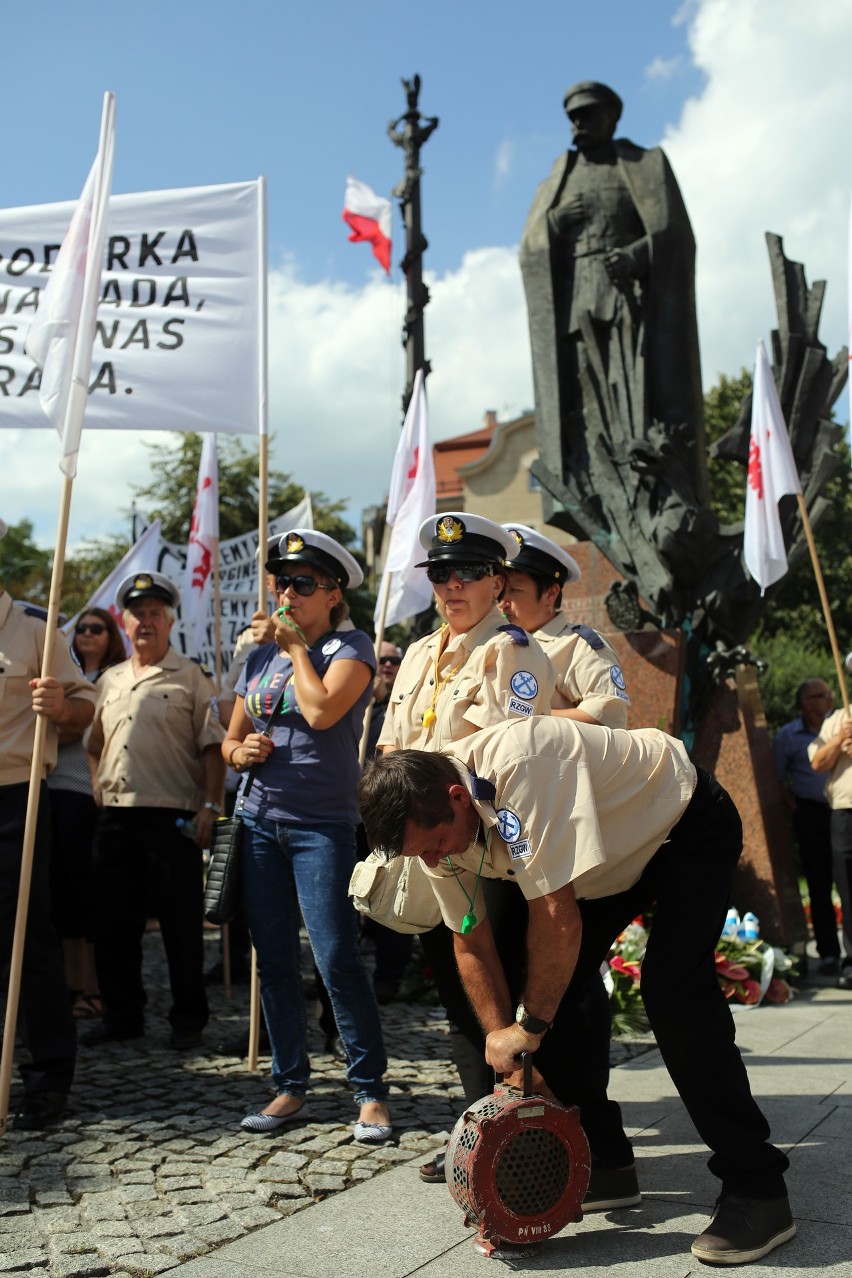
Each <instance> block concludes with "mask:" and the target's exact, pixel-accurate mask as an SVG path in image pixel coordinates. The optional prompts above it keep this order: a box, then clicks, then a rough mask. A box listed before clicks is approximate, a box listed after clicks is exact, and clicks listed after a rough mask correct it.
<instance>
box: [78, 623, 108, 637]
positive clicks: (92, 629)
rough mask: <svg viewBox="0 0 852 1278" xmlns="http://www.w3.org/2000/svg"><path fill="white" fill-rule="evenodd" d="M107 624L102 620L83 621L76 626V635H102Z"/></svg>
mask: <svg viewBox="0 0 852 1278" xmlns="http://www.w3.org/2000/svg"><path fill="white" fill-rule="evenodd" d="M105 630H106V626H105V625H104V623H103V622H102V621H81V622H80V624H79V625H77V626H75V627H74V634H75V635H102V634H103V633H104V631H105Z"/></svg>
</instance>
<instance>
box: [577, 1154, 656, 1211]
mask: <svg viewBox="0 0 852 1278" xmlns="http://www.w3.org/2000/svg"><path fill="white" fill-rule="evenodd" d="M641 1202H642V1195H641V1194H640V1193H639V1181H638V1179H637V1176H636V1164H635V1163H631V1164H630V1166H629V1167H593V1168H592V1174H591V1176H590V1177H589V1188H588V1189H587V1190H586V1197H585V1198H584V1199H583V1214H584V1215H585V1213H586V1212H589V1211H616V1210H617V1209H618V1208H619V1207H638V1206H639V1205H640V1204H641Z"/></svg>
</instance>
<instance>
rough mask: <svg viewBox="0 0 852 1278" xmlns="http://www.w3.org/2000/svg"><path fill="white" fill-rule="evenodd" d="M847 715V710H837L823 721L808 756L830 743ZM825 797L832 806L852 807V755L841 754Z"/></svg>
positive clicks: (829, 778)
mask: <svg viewBox="0 0 852 1278" xmlns="http://www.w3.org/2000/svg"><path fill="white" fill-rule="evenodd" d="M845 717H846V711H845V710H843V709H841V710H835V711H834V713H833V714H830V715H829V716H828V718H827V719H826V720H825V721H824V722H823V725H822V727H821V728H820V730H819V736H818V737H816V738H815V739H814V740H813V741H812V742H811V743H810V745H809V746H808V758H809V759H811V760H813V757H814V755H815V754H816V752H817V750H819V749H820V748H821V747H822V746H825V745H830V743H831V741H832V739H833V738H834V737H836V736H837V734H838V732H839V731H840V726H841V724H842V722H843V720H844V718H845ZM825 797H826V799H827V800H828V805H829V807H831V808H852V755H848V754H841V755H840V756H839V757H838V760H837V762H836V763H835V765H834V767H833V768H832V770H831V772H830V773H829V774H828V782H827V784H826V787H825Z"/></svg>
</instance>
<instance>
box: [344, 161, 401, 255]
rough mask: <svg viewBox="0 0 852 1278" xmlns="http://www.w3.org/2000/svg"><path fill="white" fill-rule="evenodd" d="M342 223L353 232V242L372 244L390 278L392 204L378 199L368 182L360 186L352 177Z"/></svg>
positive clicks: (383, 199) (380, 196)
mask: <svg viewBox="0 0 852 1278" xmlns="http://www.w3.org/2000/svg"><path fill="white" fill-rule="evenodd" d="M343 220H344V222H346V223H347V225H348V226H349V228H350V230H351V232H352V234H351V235H350V236H349V239H350V242H352V243H356V244H357V243H358V242H359V241H361V240H366V241H367V242H368V243H370V244H372V246H373V254H374V256H375V257H376V259H377V261H379V262H380V263H381V265H382V266H383V267H384V268H385V270H386V271H387V273H388V275H390V259H391V221H392V208H391V202H390V200H386V199H385V197H384V196H383V195H376V192H375V191H374V190H372V188H371V187H369V186H367V183H366V182H359V181H358V179H357V178H354V177H351V176H350V177H348V178H347V179H346V194H345V195H344V197H343Z"/></svg>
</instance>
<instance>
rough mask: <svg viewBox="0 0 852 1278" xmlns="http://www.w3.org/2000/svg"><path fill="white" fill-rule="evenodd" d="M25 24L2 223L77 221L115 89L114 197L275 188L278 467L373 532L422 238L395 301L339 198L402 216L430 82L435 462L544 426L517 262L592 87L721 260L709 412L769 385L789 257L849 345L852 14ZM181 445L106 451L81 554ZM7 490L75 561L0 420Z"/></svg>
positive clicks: (127, 437)
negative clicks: (526, 226)
mask: <svg viewBox="0 0 852 1278" xmlns="http://www.w3.org/2000/svg"><path fill="white" fill-rule="evenodd" d="M3 13H4V16H5V17H6V21H7V25H8V27H9V29H17V30H18V31H19V32H20V33H21V36H22V37H23V34H24V33H28V34H27V36H26V40H25V42H23V43H21V44H20V45H19V47H18V52H17V53H16V56H15V57H11V58H8V59H7V60H6V63H5V65H4V89H5V97H6V100H7V103H8V104H12V103H14V104H15V109H14V111H13V112H11V113H10V108H7V125H8V124H9V122H10V121H11V120H14V129H13V130H12V129H10V128H8V127H7V130H6V133H5V146H4V152H5V154H4V161H5V162H4V165H3V169H4V182H3V195H2V201H0V203H2V206H3V207H5V208H12V207H15V206H19V205H31V204H41V203H49V202H53V201H60V200H69V199H74V198H76V197H77V195H78V194H79V192H80V190H81V188H82V185H83V182H84V180H85V176H86V173H87V172H88V169H89V166H90V164H91V162H92V158H93V156H94V152H95V149H96V145H97V133H98V124H99V120H100V112H101V101H102V98H103V93H104V91H105V90H106V89H110V90H112V91H113V92H115V94H116V97H117V124H116V160H115V171H114V177H113V191H114V192H115V193H116V194H119V193H126V192H134V191H143V190H158V189H165V188H169V187H189V186H202V185H207V184H216V183H225V182H237V181H244V180H247V179H252V178H255V177H257V176H259V175H264V176H265V177H266V179H267V183H268V238H269V254H268V266H269V423H270V431H271V434H272V442H271V448H270V460H271V464H272V465H273V466H275V467H277V468H279V469H282V470H284V471H286V472H287V473H289V474H290V475H291V476H292V478H293V479H294V480H296V481H297V482H298V483H300V484H303V485H305V486H306V487H308V488H310V489H312V490H314V491H316V490H320V491H322V492H323V493H324V494H325V495H326V496H327V497H328V498H330V499H333V500H339V501H343V502H344V503H345V507H346V514H347V517H348V518H349V519H350V521H351V522H352V523H354V524H355V525H356V526H359V524H360V516H361V510H362V509H363V508H364V507H366V506H371V505H375V504H378V503H380V502H382V501H383V500H384V498H385V496H386V494H387V489H388V484H389V479H390V471H391V464H392V459H393V452H394V448H395V445H396V441H397V438H398V434H399V428H400V425H401V410H400V395H401V391H402V387H403V384H404V381H405V364H404V353H403V350H402V347H401V324H402V319H403V315H404V310H405V294H404V283H403V280H402V275H401V272H400V270H399V267H398V265H397V263H398V262H399V259H400V258H401V256H402V252H403V246H402V245H403V236H402V228H401V223H400V217H399V213H398V211H395V214H394V234H395V237H396V239H395V244H394V252H393V261H394V267H393V272H392V275H391V278H390V280H388V279H387V277H385V275H384V273H383V272H382V271H381V269H380V267H379V266H378V264H377V263H376V262H375V261H374V259H373V258H372V255H371V253H370V250H369V247H368V246H367V245H364V244H350V243H349V242H348V241H347V228H346V227H345V225H344V223H343V222H342V220H341V209H342V202H343V191H344V186H345V181H346V176H347V174H348V173H352V174H354V175H355V176H356V177H358V178H360V179H361V180H362V181H364V182H367V183H368V184H369V185H371V186H372V187H373V188H374V189H375V190H376V191H377V192H378V193H380V194H385V195H390V193H391V190H392V188H393V186H394V185H395V184H396V183H397V182H398V181H399V180H400V179H401V177H402V171H403V154H402V151H401V150H400V149H399V148H397V147H395V146H393V145H392V144H391V142H390V141H389V140H388V138H387V134H386V129H387V125H388V123H389V121H391V120H392V119H394V118H395V117H398V116H399V115H401V114H402V112H403V111H404V110H405V105H406V104H405V97H404V92H403V89H402V86H401V83H400V81H401V78H402V77H406V78H410V77H411V76H412V75H413V74H414V73H415V72H416V73H419V74H420V76H421V78H422V90H421V95H420V107H421V111H422V112H423V113H424V114H425V115H435V116H438V117H439V120H440V124H439V127H438V129H437V130H436V131H435V132H434V133H433V134H432V136H431V138H430V139H429V141H428V142H427V144H426V146H425V147H424V149H423V153H422V161H421V162H422V167H423V186H422V191H423V195H422V198H423V227H424V231H425V234H426V236H427V238H428V241H429V247H428V250H427V252H426V254H425V257H424V270H425V273H426V278H427V282H428V285H429V288H430V291H431V295H432V300H431V302H430V305H429V306H428V308H427V310H426V346H427V355H428V358H429V359H430V361H431V364H432V369H433V372H432V375H431V376H430V378H429V380H428V383H427V385H428V394H429V414H430V426H431V431H432V437H433V439H435V440H440V439H444V438H447V437H449V436H451V435H455V434H459V433H462V432H465V431H469V430H475V429H477V427H478V426H479V425H480V424H481V422H482V418H483V415H484V413H485V412H486V411H487V410H496V411H497V413H498V415H499V418H500V419H501V420H507V419H510V418H512V417H514V416H516V415H518V414H519V413H521V412H523V411H524V410H525V409H528V408H531V407H532V403H533V392H532V376H531V370H530V358H529V347H528V335H527V321H526V311H525V306H524V299H523V290H522V286H521V278H520V271H519V268H518V262H517V248H518V242H519V239H520V234H521V230H522V228H523V223H524V219H525V217H526V213H527V209H528V208H529V205H530V202H531V199H532V196H533V193H534V191H535V187H536V185H537V184H538V182H540V181H541V180H542V179H543V178H544V177H546V176H547V174H548V173H549V171H550V169H551V166H552V164H553V161H554V159H556V157H557V156H558V155H559V154H560V153H561V152H562V151H563V150H564V149H565V148H566V146H567V145H568V144H569V128H568V123H567V121H566V119H565V116H564V113H563V109H562V98H563V94H564V92H565V89H566V88H567V87H568V85H569V84H571V83H573V82H575V81H577V80H581V79H597V80H602V81H604V82H606V83H608V84H610V85H611V86H612V87H613V88H614V89H616V90H617V91H618V93H619V94H620V95H621V97H622V98H623V100H624V104H625V108H624V114H623V116H622V119H621V122H620V125H619V130H618V134H619V136H623V137H628V138H630V139H631V140H633V141H634V142H638V143H639V144H641V145H643V146H653V145H662V146H663V147H664V149H665V151H666V153H667V154H668V156H669V159H670V160H671V162H672V165H673V168H674V170H675V173H676V176H677V179H678V182H679V184H680V186H681V190H682V191H683V194H684V198H685V200H686V204H687V207H688V210H689V213H690V217H691V220H692V224H693V229H694V231H695V235H696V240H697V243H698V268H697V297H698V318H699V333H700V341H701V354H702V368H703V376H704V382H705V386H710V385H711V384H712V383H713V382H714V381H715V380H716V379H717V377H718V375H719V374H720V373H727V374H731V375H736V374H738V373H739V371H740V369H741V368H742V367H749V368H750V367H751V366H752V365H753V361H754V352H755V347H756V344H757V342H758V340H759V339H760V338H763V339H764V340H766V339H768V336H769V333H770V330H771V329H772V327H773V326H774V324H775V313H774V300H773V293H772V286H771V279H770V273H769V267H768V259H767V255H766V249H765V243H764V232H765V231H767V230H771V231H775V232H777V233H779V234H781V235H782V236H783V238H784V245H785V250H786V252H787V254H788V256H790V257H792V258H794V259H796V260H798V261H801V262H803V263H804V264H805V269H806V274H807V277H808V280H809V281H811V282H812V281H813V280H815V279H825V280H826V281H827V284H828V288H827V294H826V301H825V307H824V311H823V320H822V326H821V336H822V340H823V341H824V342H825V344H826V346H827V347H828V351H829V354H830V355H833V354H834V353H835V352H836V351H837V350H838V348H839V347H840V346H842V345H843V344H844V343H845V342H846V340H847V331H848V329H847V318H846V311H847V302H846V298H847V284H846V271H847V268H846V258H847V248H846V244H847V226H848V217H849V199H850V190H852V180H851V175H850V161H849V153H850V152H849V145H848V133H849V123H850V120H852V77H850V76H849V73H848V49H849V48H850V47H852V6H850V5H839V4H837V3H836V0H809V3H808V4H807V5H803V4H802V3H801V0H679V2H675V0H644V2H643V3H642V4H636V3H632V2H631V0H595V3H594V4H593V5H589V4H579V3H576V0H529V2H528V4H527V5H525V6H524V7H523V8H522V9H521V8H520V7H519V6H518V5H517V4H516V3H511V4H510V3H508V0H488V2H487V3H486V2H485V0H465V3H464V4H459V3H458V0H432V2H431V3H430V4H429V5H420V6H416V7H415V6H413V5H412V6H409V7H408V8H397V9H389V8H388V6H387V5H386V4H378V3H375V2H374V0H362V3H360V4H359V5H357V6H350V5H343V4H342V3H340V0H326V3H325V4H318V5H312V6H304V5H302V6H296V5H292V4H281V3H280V0H275V2H267V0H243V2H242V3H241V4H240V5H239V7H238V8H236V9H235V7H234V6H233V4H226V3H225V0H204V3H203V4H202V3H201V0H181V2H180V3H178V4H175V3H174V0H148V3H147V4H146V5H145V6H144V7H142V8H141V9H140V8H139V7H138V6H127V5H116V4H107V3H104V2H103V0H86V3H84V4H82V5H69V4H67V3H66V2H65V0H28V2H27V5H26V8H24V6H23V4H21V3H20V2H19V0H5V2H4V4H3ZM1 271H2V264H0V272H1ZM0 282H2V281H0ZM210 375H211V376H212V377H216V376H227V370H221V369H211V373H210ZM187 393H188V394H191V393H192V388H191V387H188V388H187ZM839 414H840V417H841V419H842V420H844V421H845V420H846V419H847V418H848V411H847V409H846V407H845V400H844V401H841V403H840V405H839ZM3 428H5V429H3ZM175 439H176V437H175V436H174V435H173V434H171V433H168V432H165V431H145V432H140V433H130V432H123V431H102V430H98V431H90V432H88V434H87V433H86V432H85V430H84V436H83V444H82V448H81V453H80V462H79V469H78V475H77V479H76V481H75V485H74V496H73V501H72V509H71V519H70V526H69V544H70V545H71V546H72V547H73V546H75V545H77V544H79V543H80V542H81V541H82V540H84V539H86V538H91V537H96V536H100V535H103V534H106V533H111V532H126V531H127V529H128V515H127V512H128V510H129V508H130V504H131V500H132V489H133V487H134V486H141V485H143V484H144V483H145V482H146V480H147V478H148V476H149V473H150V471H149V465H150V462H149V457H150V454H149V451H148V449H146V447H145V443H146V441H147V443H149V444H150V443H156V444H165V443H167V442H169V441H174V440H175ZM249 442H250V441H249ZM0 462H1V463H2V465H1V467H0V516H2V518H4V519H5V520H6V521H7V522H12V523H14V522H17V521H18V520H20V519H22V518H28V519H30V520H31V521H32V523H33V525H34V527H35V535H36V540H37V541H38V542H39V543H40V544H42V545H45V546H48V545H51V544H52V543H53V540H54V537H55V531H56V515H57V507H58V501H59V491H60V474H59V470H58V464H57V462H58V446H57V440H56V436H55V435H54V434H53V433H52V432H51V431H50V430H49V429H46V430H33V429H27V430H22V429H16V428H15V427H14V419H13V418H12V417H10V416H9V414H8V412H6V411H5V410H4V406H3V403H2V401H0ZM143 513H144V512H143ZM270 513H271V514H272V515H274V514H276V513H278V512H275V511H272V512H270Z"/></svg>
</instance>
